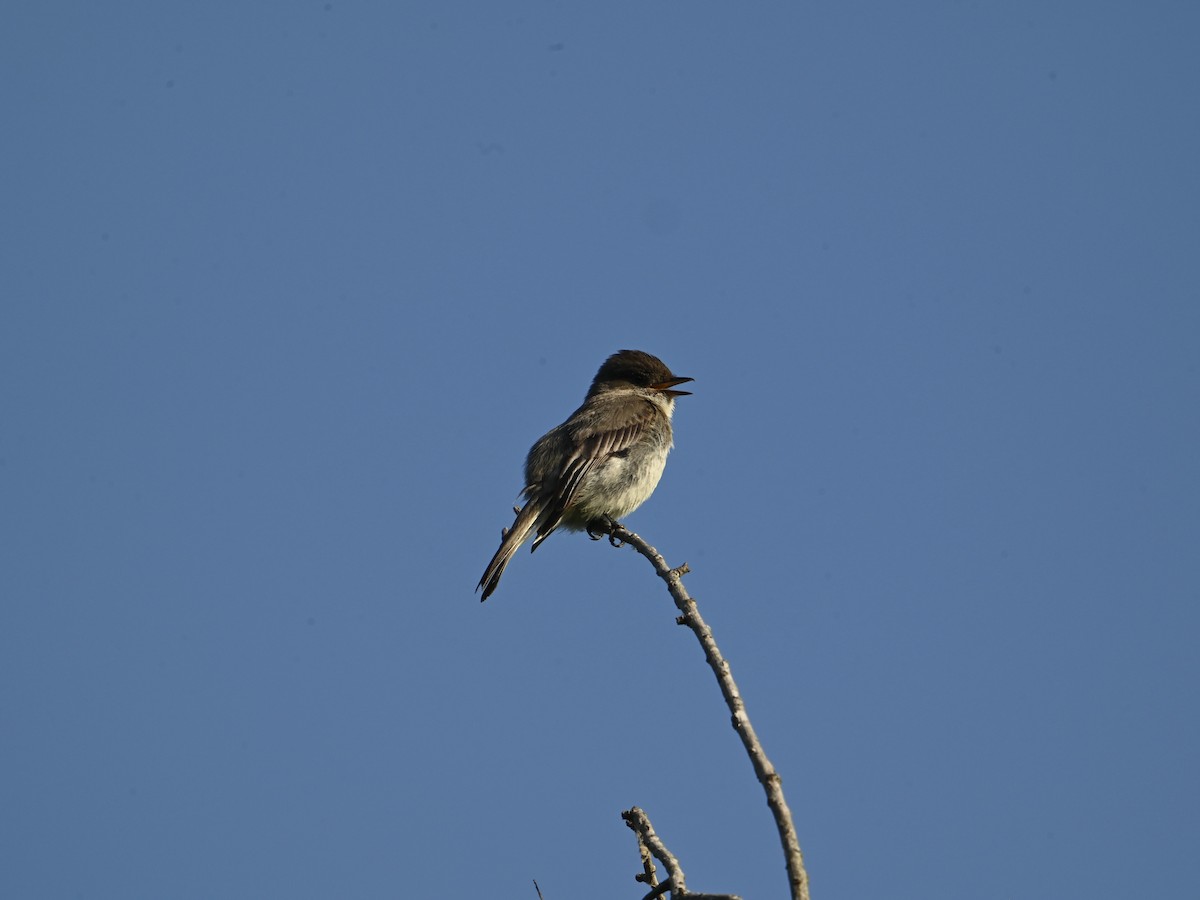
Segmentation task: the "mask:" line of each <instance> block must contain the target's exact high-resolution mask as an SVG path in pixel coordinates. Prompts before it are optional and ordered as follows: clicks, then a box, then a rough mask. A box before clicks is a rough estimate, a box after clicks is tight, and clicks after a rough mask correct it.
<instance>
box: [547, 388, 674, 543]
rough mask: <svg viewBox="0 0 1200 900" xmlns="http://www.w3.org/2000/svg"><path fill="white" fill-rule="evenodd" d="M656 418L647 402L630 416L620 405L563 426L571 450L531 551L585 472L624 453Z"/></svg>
mask: <svg viewBox="0 0 1200 900" xmlns="http://www.w3.org/2000/svg"><path fill="white" fill-rule="evenodd" d="M657 415H660V413H659V412H658V410H657V409H655V407H654V405H653V404H652V403H650V402H649V401H647V402H646V403H645V404H644V406H640V407H639V408H638V410H637V411H636V412H635V413H633V414H630V411H629V408H628V406H626V405H624V404H622V405H619V406H617V407H616V408H614V409H613V410H611V411H609V410H605V411H602V412H600V413H599V414H598V415H594V416H590V417H588V418H587V419H581V420H579V421H578V422H567V423H566V425H567V436H568V438H569V439H570V447H571V450H570V452H569V453H568V454H566V458H565V460H564V463H563V466H562V468H561V469H560V470H559V472H557V473H556V477H555V478H554V488H555V490H554V493H553V495H552V496H551V498H550V503H549V505H548V507H547V509H546V512H545V514H544V515H543V517H542V521H541V524H540V525H539V526H538V536H537V540H535V541H534V543H533V548H532V549H535V550H536V549H537V546H538V544H540V543H541V542H542V541H543V540H545V539H546V537H548V536H549V534H550V532H551V531H553V530H554V529H555V528H557V527H558V526H559V523H560V522H562V518H563V515H564V514H565V513H566V511H567V509H568V508H569V507H570V505H571V502H572V501H573V500H574V499H575V494H576V492H577V491H578V490H579V485H580V484H582V483H583V480H584V478H586V477H587V474H588V472H590V471H591V470H592V469H593V468H595V467H596V466H598V465H602V464H603V463H604V462H605V461H606V460H607V459H608V458H609V457H612V456H617V455H620V454H623V453H626V452H628V450H629V448H630V447H632V446H633V445H634V444H636V443H637V442H638V439H639V438H640V437H641V436H642V434H643V432H645V430H646V428H647V427H648V426H649V425H650V424H651V423H652V422H653V421H654V417H655V416H657Z"/></svg>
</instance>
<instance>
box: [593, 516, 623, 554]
mask: <svg viewBox="0 0 1200 900" xmlns="http://www.w3.org/2000/svg"><path fill="white" fill-rule="evenodd" d="M620 527H621V523H620V522H618V521H617V520H616V519H614V518H613V517H612V516H608V515H605V516H601V517H600V518H599V519H596V520H594V521H592V522H589V523H588V525H587V529H586V530H587V536H588V537H590V538H591V539H592V540H593V541H598V540H600V538H602V537H604V536H605V535H608V542H609V543H610V544H612V545H613V546H614V547H624V546H625V542H624V541H622V540H620V539H618V538H616V537H614V536H613V531H614V530H616V529H617V528H620Z"/></svg>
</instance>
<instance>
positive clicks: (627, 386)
mask: <svg viewBox="0 0 1200 900" xmlns="http://www.w3.org/2000/svg"><path fill="white" fill-rule="evenodd" d="M693 380H694V379H692V378H684V377H680V376H678V375H675V374H672V372H671V370H670V369H669V368H667V365H666V364H665V363H664V362H663V361H662V360H661V359H659V358H658V357H657V356H653V355H651V354H649V353H646V352H644V351H642V350H620V351H618V352H617V353H614V354H613V355H612V356H610V357H608V359H606V360H605V361H604V364H603V365H601V366H600V369H599V371H597V372H596V377H595V378H593V379H592V385H591V387H590V388H589V389H588V392H587V396H586V397H584V400H583V405H582V406H580V407H579V409H577V410H575V412H573V413H571V415H570V417H569V418H568V419H567V420H566V421H565V422H563V423H562V424H561V425H559V426H557V427H555V428H552V429H550V430H549V431H548V432H546V433H545V434H544V435H542V436H541V437H540V438H539V439H538V441H537V443H535V444H534V445H533V447H532V448H531V449H530V451H529V455H528V456H527V457H526V458H525V488H524V490H523V491H522V492H521V494H522V496H523V497H524V498H525V505H524V506H522V507H514V508H513V512H514V513H516V519H515V520H514V521H513V524H512V525H511V527H509V528H504V529H501V532H500V549H498V550H497V551H496V555H495V556H493V557H492V561H491V562H490V563H488V566H487V568H486V569H485V570H484V572H483V577H482V578H480V579H479V584H478V585H477V586H476V588H475V590H476V591H479V590H482V591H483V596H482V597H480V601H481V602H482V601H484V600H487V598H488V597H490V596H491V595H492V592H493V591H495V590H496V586H497V585H498V584H499V583H500V576H501V575H503V574H504V569H505V567H506V566H507V565H508V564H509V562H510V561H511V560H512V558H513V555H514V554H515V553H516V552H517V550H518V549H519V548H520V547H521V545H522V544H524V543H525V541H526V540H528V539H529V537H530V536H531V535H533V546H532V547H530V552H532V551H534V550H536V549H537V548H538V547H540V546H541V544H542V541H544V540H545V539H546V538H548V537H549V536H550V535H551V533H553V532H554V531H556V530H557V529H559V528H561V529H564V530H566V531H587V532H588V534H589V535H590V536H591V537H592V538H593V539H599V537H600V534H599V533H598V532H601V531H608V530H610V529H611V527H612V526H613V525H614V524H615V523H616V521H617V520H618V519H621V518H624V517H625V516H627V515H629V514H630V513H631V512H633V511H634V510H635V509H637V508H638V507H639V506H641V505H642V504H643V503H645V502H646V500H647V499H648V498H649V497H650V495H651V494H653V493H654V489H655V488H656V487H657V486H658V481H659V479H660V478H661V477H662V473H663V468H664V467H665V466H666V464H667V454H668V453H669V452H670V451H671V447H672V446H674V437H673V433H672V431H671V417H672V415H673V414H674V412H675V398H677V397H685V396H688V395H690V394H691V391H678V390H675V388H676V387H677V386H678V385H681V384H685V383H686V382H689V381H693Z"/></svg>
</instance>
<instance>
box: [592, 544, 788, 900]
mask: <svg viewBox="0 0 1200 900" xmlns="http://www.w3.org/2000/svg"><path fill="white" fill-rule="evenodd" d="M602 530H606V531H607V532H608V533H609V535H610V536H611V537H612V539H613V540H614V541H617V542H620V543H624V544H629V545H630V546H631V547H633V548H634V549H635V550H637V552H638V553H640V554H642V556H644V557H646V559H648V560H650V564H651V565H653V566H654V571H655V572H657V573H658V575H659V577H660V578H662V579H663V581H665V582H666V583H667V590H669V591H670V592H671V597H672V599H673V600H674V601H675V606H676V607H677V608H678V609H679V611H680V613H682V615H680V616H679V618H678V619H677V620H676V621H677V622H678V623H679V624H680V625H686V626H688V627H689V628H690V629H692V632H693V633H694V634H695V635H696V640H698V641H699V642H700V646H701V647H702V648H703V649H704V658H705V660H707V662H708V665H709V666H710V667H711V668H712V670H713V674H714V675H716V677H717V684H719V685H720V687H721V695H722V696H723V697H724V698H725V705H726V706H728V707H729V712H730V714H731V716H732V720H733V730H734V731H736V732H737V733H738V736H739V737H740V738H741V739H742V745H743V746H744V747H745V748H746V754H747V755H748V756H749V757H750V764H751V765H752V766H754V774H755V776H756V777H757V778H758V781H759V784H761V785H762V786H763V791H765V792H766V795H767V806H769V807H770V808H771V814H772V815H773V816H774V817H775V828H776V829H777V830H778V832H779V842H780V844H781V845H782V847H783V855H784V859H785V860H786V862H787V871H788V882H789V883H790V886H791V891H792V900H809V896H808V873H807V872H805V870H804V854H802V853H801V852H800V840H799V838H797V837H796V826H795V824H794V823H793V822H792V811H791V810H790V809H788V805H787V800H785V799H784V796H783V780H782V779H781V778H780V777H779V773H778V772H776V771H775V767H774V766H773V765H771V761H770V760H769V759H767V754H766V751H765V750H763V746H762V743H761V742H760V741H759V739H758V735H757V734H755V732H754V726H752V725H751V724H750V717H749V715H747V713H746V704H745V703H743V702H742V695H741V693H740V692H739V691H738V687H737V684H736V683H735V682H734V680H733V674H732V673H731V672H730V670H729V663H728V662H726V660H725V657H724V656H722V655H721V650H720V648H719V647H718V646H717V642H716V639H715V638H714V637H713V633H712V629H711V628H709V627H708V624H707V623H706V622H705V621H704V619H703V618H702V617H701V615H700V610H699V609H697V608H696V601H695V600H693V599H692V598H691V596H690V595H689V594H688V592H687V589H686V588H685V587H684V586H683V576H684V575H685V574H687V572H689V571H690V570H689V569H688V565H687V563H684V564H683V565H681V566H678V567H677V568H674V569H672V568H671V567H670V566H668V565H667V562H666V560H664V559H663V558H662V554H660V553H659V552H658V551H657V550H655V549H654V548H653V547H651V546H650V545H649V544H648V543H646V541H644V540H642V538H641V537H639V536H638V535H636V534H634V533H633V532H632V531H630V530H629V529H628V528H626V527H625V526H624V525H621V524H620V523H619V522H613V523H612V525H611V527H606V528H605V529H602ZM633 811H637V812H641V811H640V810H637V809H636V807H635V810H631V812H633ZM642 815H643V816H644V815H645V814H644V813H643V814H642ZM626 821H628V819H627V820H626ZM648 824H649V820H647V825H648ZM630 827H631V828H632V827H633V825H630ZM660 844H661V842H660ZM663 849H664V850H665V849H666V848H665V847H664V848H663ZM651 850H653V847H652V846H651ZM654 855H655V856H656V857H658V858H659V859H660V860H661V861H662V863H663V865H664V866H666V867H667V870H668V872H670V873H671V876H672V883H675V882H674V880H673V879H674V871H673V870H672V869H671V866H670V864H669V863H668V862H667V860H665V859H663V858H662V857H659V856H658V854H657V853H655V854H654ZM671 859H672V861H674V864H675V865H676V866H678V864H679V863H678V861H675V860H674V857H671ZM680 887H682V885H680Z"/></svg>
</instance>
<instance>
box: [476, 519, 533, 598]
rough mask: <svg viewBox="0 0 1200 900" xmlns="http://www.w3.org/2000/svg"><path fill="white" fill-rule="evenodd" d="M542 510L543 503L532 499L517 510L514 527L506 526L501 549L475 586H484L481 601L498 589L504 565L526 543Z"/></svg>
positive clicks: (502, 535)
mask: <svg viewBox="0 0 1200 900" xmlns="http://www.w3.org/2000/svg"><path fill="white" fill-rule="evenodd" d="M541 511H542V509H541V504H539V503H537V502H536V501H534V500H530V501H529V502H528V503H526V504H525V506H524V507H523V508H521V509H519V510H517V518H516V520H515V521H514V522H513V523H512V528H505V529H503V530H502V531H501V532H500V549H499V550H497V551H496V555H495V556H493V557H492V561H491V562H490V563H488V567H487V568H486V569H484V572H483V577H482V578H480V579H479V584H478V585H477V586H476V588H475V590H479V589H480V588H483V596H482V597H480V598H479V600H480V602H483V601H484V600H486V599H487V598H488V597H490V596H491V595H492V591H494V590H496V585H498V584H499V583H500V576H501V575H503V574H504V567H505V566H507V565H508V562H509V560H511V559H512V558H513V554H515V553H516V552H517V550H519V549H520V547H521V545H522V544H523V543H525V541H526V539H527V538H528V537H529V534H530V532H532V531H533V529H534V527H535V526H536V525H537V520H538V515H539V513H541Z"/></svg>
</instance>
